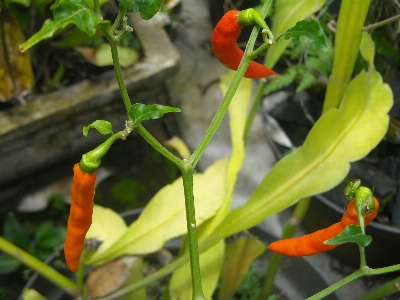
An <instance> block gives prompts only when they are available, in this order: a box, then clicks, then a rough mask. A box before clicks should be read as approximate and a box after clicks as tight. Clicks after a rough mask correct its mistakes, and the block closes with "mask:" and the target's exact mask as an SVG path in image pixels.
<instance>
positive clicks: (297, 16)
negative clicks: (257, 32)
mask: <svg viewBox="0 0 400 300" xmlns="http://www.w3.org/2000/svg"><path fill="white" fill-rule="evenodd" d="M325 2H326V0H276V1H275V3H274V14H273V15H272V18H271V20H272V26H271V30H272V32H273V33H274V35H276V36H278V35H279V34H281V33H284V32H285V31H286V30H288V29H289V28H291V27H293V26H294V25H295V24H296V22H297V21H300V20H303V19H304V18H306V17H308V16H310V15H311V14H313V13H314V12H316V11H318V10H319V9H320V8H321V7H322V5H324V4H325ZM289 43H290V40H282V39H280V40H279V42H278V43H276V44H272V45H271V46H270V47H269V48H268V51H267V56H266V65H267V66H268V67H270V68H273V67H274V65H275V64H276V62H277V61H278V59H279V58H280V57H281V55H282V53H283V51H285V49H286V47H287V46H288V45H289Z"/></svg>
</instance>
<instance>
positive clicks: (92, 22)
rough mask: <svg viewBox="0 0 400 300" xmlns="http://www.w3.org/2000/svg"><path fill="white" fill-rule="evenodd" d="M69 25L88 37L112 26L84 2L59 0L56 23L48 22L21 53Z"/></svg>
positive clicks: (56, 8)
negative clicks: (99, 29)
mask: <svg viewBox="0 0 400 300" xmlns="http://www.w3.org/2000/svg"><path fill="white" fill-rule="evenodd" d="M69 24H74V25H76V26H77V27H78V28H79V29H80V30H82V31H83V32H85V33H86V34H87V35H88V36H92V35H94V34H95V33H96V30H97V28H98V27H99V26H102V27H103V28H107V27H109V26H110V22H109V21H103V20H102V19H100V18H99V17H98V16H97V15H96V14H95V13H94V12H93V11H92V9H91V8H90V7H89V6H88V5H87V4H86V2H85V1H84V0H59V1H58V2H57V3H56V6H55V8H54V21H53V20H46V21H45V23H44V25H43V27H42V28H41V29H40V30H39V31H38V32H37V33H36V34H34V35H33V36H32V37H31V38H30V39H29V40H28V41H26V43H24V44H23V45H21V47H20V49H21V51H22V52H23V51H25V50H27V49H29V48H31V47H32V46H33V45H35V44H37V43H39V42H40V41H42V40H44V39H46V38H50V37H52V36H53V35H54V33H55V32H56V31H57V30H59V29H62V28H65V27H66V26H67V25H69Z"/></svg>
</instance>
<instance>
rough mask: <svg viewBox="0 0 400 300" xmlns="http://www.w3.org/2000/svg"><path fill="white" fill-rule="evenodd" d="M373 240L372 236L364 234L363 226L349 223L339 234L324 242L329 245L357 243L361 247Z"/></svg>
mask: <svg viewBox="0 0 400 300" xmlns="http://www.w3.org/2000/svg"><path fill="white" fill-rule="evenodd" d="M371 241H372V237H371V236H369V235H364V234H363V233H362V230H361V227H360V226H358V225H349V226H347V227H346V228H345V229H344V230H343V231H342V232H341V233H339V234H338V235H337V236H335V237H333V238H331V239H329V240H326V241H325V242H324V244H327V245H340V244H344V243H357V245H358V246H360V247H366V246H368V245H369V244H370V243H371Z"/></svg>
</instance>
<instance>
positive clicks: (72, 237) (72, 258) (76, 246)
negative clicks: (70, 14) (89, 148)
mask: <svg viewBox="0 0 400 300" xmlns="http://www.w3.org/2000/svg"><path fill="white" fill-rule="evenodd" d="M95 182H96V173H93V174H87V173H83V172H82V170H81V168H80V166H79V164H75V166H74V182H73V184H72V188H71V208H70V213H69V218H68V226H67V235H66V239H65V244H64V255H65V260H66V263H67V266H68V269H70V270H71V271H72V272H76V270H77V269H78V264H79V258H80V255H81V253H82V250H83V246H84V241H85V236H86V233H87V231H88V230H89V227H90V225H91V224H92V214H93V198H94V184H95Z"/></svg>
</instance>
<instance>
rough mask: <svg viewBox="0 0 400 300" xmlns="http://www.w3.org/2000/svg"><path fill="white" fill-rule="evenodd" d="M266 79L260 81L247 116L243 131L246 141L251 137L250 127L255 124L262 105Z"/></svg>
mask: <svg viewBox="0 0 400 300" xmlns="http://www.w3.org/2000/svg"><path fill="white" fill-rule="evenodd" d="M265 83H266V81H265V80H263V81H260V83H259V84H258V87H257V91H256V95H255V96H254V101H253V104H252V105H251V108H250V111H249V115H248V116H247V119H246V125H245V128H244V132H243V140H244V141H245V142H246V141H247V139H248V137H249V133H250V129H251V125H252V124H253V121H254V118H255V117H256V114H257V111H258V108H259V107H260V103H261V100H262V97H263V94H264V93H263V91H264V86H265Z"/></svg>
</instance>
